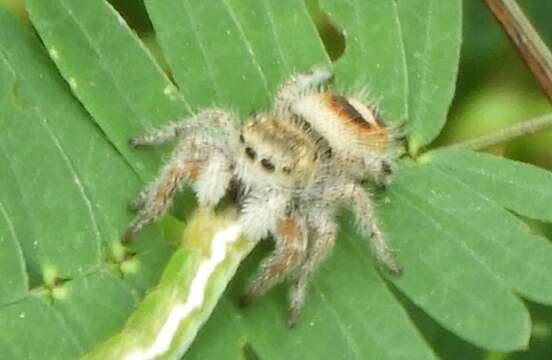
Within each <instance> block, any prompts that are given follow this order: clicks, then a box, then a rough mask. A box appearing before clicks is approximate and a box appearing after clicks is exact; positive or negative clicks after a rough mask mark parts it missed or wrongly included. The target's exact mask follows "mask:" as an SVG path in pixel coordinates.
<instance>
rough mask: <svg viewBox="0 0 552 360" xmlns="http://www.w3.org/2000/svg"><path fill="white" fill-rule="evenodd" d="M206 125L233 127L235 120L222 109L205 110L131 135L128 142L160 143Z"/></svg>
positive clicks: (131, 144)
mask: <svg viewBox="0 0 552 360" xmlns="http://www.w3.org/2000/svg"><path fill="white" fill-rule="evenodd" d="M208 127H212V128H216V127H222V128H235V121H233V117H232V115H231V114H229V113H227V112H225V111H223V110H218V109H212V110H206V111H203V112H201V113H199V114H198V115H196V116H193V117H191V118H186V119H181V120H179V121H178V122H175V123H171V124H169V125H167V126H165V127H163V128H160V129H155V130H152V131H149V132H147V133H145V134H143V135H140V136H136V137H133V138H131V139H130V140H129V142H128V143H129V145H130V146H133V147H137V146H148V145H160V144H163V143H165V142H168V141H171V140H174V139H175V138H177V137H180V136H182V135H187V134H190V133H195V132H197V131H202V129H205V128H208Z"/></svg>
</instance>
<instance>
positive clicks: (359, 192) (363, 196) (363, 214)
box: [343, 182, 402, 275]
mask: <svg viewBox="0 0 552 360" xmlns="http://www.w3.org/2000/svg"><path fill="white" fill-rule="evenodd" d="M343 197H344V199H345V200H346V201H348V202H349V203H350V204H352V210H353V212H354V214H355V218H356V221H357V223H358V225H359V227H360V230H361V232H362V233H363V234H365V235H368V236H370V240H371V241H370V244H371V247H372V249H373V252H374V255H375V257H376V259H377V260H378V261H379V262H380V263H381V264H383V265H384V266H385V267H386V268H387V269H388V270H389V272H390V273H392V274H393V275H400V274H401V272H402V269H401V267H400V266H399V264H398V263H397V261H396V260H395V258H394V257H393V253H392V252H391V249H389V246H388V245H387V242H386V241H385V237H384V236H383V233H382V232H381V230H380V228H379V225H378V222H377V217H376V214H375V212H374V208H373V206H372V200H371V199H370V197H369V196H368V194H367V193H366V191H365V190H364V189H363V188H362V186H361V185H360V184H358V183H356V182H350V183H349V184H347V185H346V188H345V189H344V191H343Z"/></svg>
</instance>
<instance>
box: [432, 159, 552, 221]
mask: <svg viewBox="0 0 552 360" xmlns="http://www.w3.org/2000/svg"><path fill="white" fill-rule="evenodd" d="M424 161H428V162H431V163H432V164H435V165H438V166H439V167H442V168H444V169H448V170H449V171H450V172H452V173H453V174H454V176H456V177H458V178H459V179H461V180H462V181H463V182H465V183H469V184H470V185H471V186H472V188H474V189H475V190H477V192H479V193H481V194H483V195H485V196H487V197H489V198H492V199H494V200H495V201H497V202H498V203H500V204H501V205H502V206H504V207H506V208H508V209H510V210H512V211H515V212H517V213H518V214H521V215H525V216H527V217H530V218H533V219H537V220H542V221H548V222H552V206H550V204H552V191H551V189H552V173H550V171H546V170H543V169H541V168H538V167H536V166H533V165H529V164H524V163H520V162H517V161H512V160H507V159H502V158H498V157H496V156H493V155H489V154H485V153H475V152H472V151H462V150H446V151H434V152H431V153H429V154H427V155H424Z"/></svg>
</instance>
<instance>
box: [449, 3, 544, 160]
mask: <svg viewBox="0 0 552 360" xmlns="http://www.w3.org/2000/svg"><path fill="white" fill-rule="evenodd" d="M485 2H486V4H487V6H488V7H489V9H490V11H491V12H492V13H493V15H494V16H495V17H496V19H497V20H498V21H499V22H500V24H501V25H502V28H503V29H504V31H505V32H506V34H508V37H509V38H510V40H511V41H512V44H513V45H514V47H515V48H516V49H517V50H518V52H519V54H520V55H521V57H522V58H523V60H524V61H525V63H526V64H527V66H528V67H529V70H530V71H531V73H532V74H533V76H534V77H535V79H536V80H537V81H538V82H539V84H540V85H541V87H542V88H543V90H544V92H545V94H546V95H547V97H548V99H549V100H550V101H551V102H552V53H551V52H550V49H548V47H547V46H546V44H545V43H544V41H542V39H541V38H540V36H539V34H538V33H537V31H536V30H535V28H534V27H533V25H531V22H530V21H529V19H527V17H526V16H525V14H524V13H523V10H521V8H520V7H519V5H518V4H517V3H516V1H515V0H485ZM548 129H552V114H548V115H545V116H543V117H540V118H536V119H531V120H527V121H525V122H523V123H520V124H516V125H513V126H510V127H507V128H505V129H502V130H499V131H497V132H495V133H492V134H488V135H483V136H481V137H478V138H475V139H472V140H467V141H464V142H460V143H456V144H452V145H450V146H449V147H450V148H462V149H472V150H478V149H483V148H486V147H489V146H492V145H497V144H501V143H504V142H507V141H509V140H512V139H515V138H517V137H520V136H524V135H530V134H534V133H536V132H539V131H543V130H548Z"/></svg>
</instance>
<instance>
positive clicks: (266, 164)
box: [261, 159, 274, 172]
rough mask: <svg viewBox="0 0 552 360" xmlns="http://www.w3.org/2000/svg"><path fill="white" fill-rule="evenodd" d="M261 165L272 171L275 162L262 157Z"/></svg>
mask: <svg viewBox="0 0 552 360" xmlns="http://www.w3.org/2000/svg"><path fill="white" fill-rule="evenodd" d="M261 165H262V166H263V168H265V170H267V171H270V172H272V171H274V164H273V163H272V162H271V161H270V160H268V159H262V160H261Z"/></svg>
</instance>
